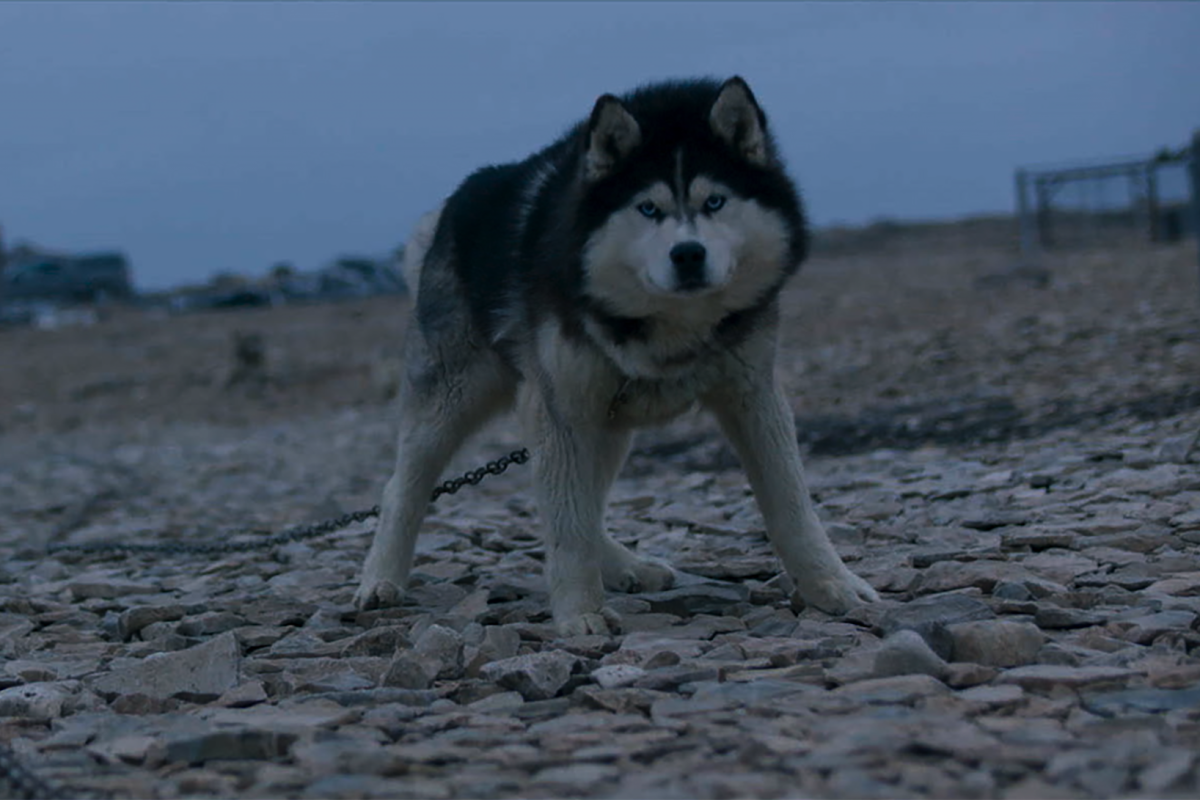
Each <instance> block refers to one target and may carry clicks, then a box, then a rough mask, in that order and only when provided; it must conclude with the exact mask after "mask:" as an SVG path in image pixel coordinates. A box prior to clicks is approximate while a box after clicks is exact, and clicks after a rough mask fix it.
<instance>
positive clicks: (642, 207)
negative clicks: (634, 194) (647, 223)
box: [637, 200, 662, 219]
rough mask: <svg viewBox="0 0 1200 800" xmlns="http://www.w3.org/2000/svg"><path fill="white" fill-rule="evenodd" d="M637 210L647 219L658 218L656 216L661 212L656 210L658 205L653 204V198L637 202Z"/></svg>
mask: <svg viewBox="0 0 1200 800" xmlns="http://www.w3.org/2000/svg"><path fill="white" fill-rule="evenodd" d="M637 210H638V213H639V214H641V215H642V216H643V217H646V218H648V219H658V217H659V216H660V215H661V214H662V212H661V211H659V210H658V206H656V205H655V204H654V201H653V200H643V201H642V202H640V203H638V204H637Z"/></svg>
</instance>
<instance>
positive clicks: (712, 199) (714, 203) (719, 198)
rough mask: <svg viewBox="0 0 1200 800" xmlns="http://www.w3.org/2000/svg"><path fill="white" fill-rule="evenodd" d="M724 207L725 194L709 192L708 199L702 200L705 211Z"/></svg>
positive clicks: (718, 209)
mask: <svg viewBox="0 0 1200 800" xmlns="http://www.w3.org/2000/svg"><path fill="white" fill-rule="evenodd" d="M724 207H725V195H723V194H710V195H709V196H708V199H707V200H705V201H704V210H705V211H720V210H721V209H722V208H724Z"/></svg>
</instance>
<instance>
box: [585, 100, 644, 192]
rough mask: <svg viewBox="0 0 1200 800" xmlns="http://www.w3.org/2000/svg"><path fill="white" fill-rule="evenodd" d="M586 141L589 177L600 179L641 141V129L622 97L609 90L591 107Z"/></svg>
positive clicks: (586, 161)
mask: <svg viewBox="0 0 1200 800" xmlns="http://www.w3.org/2000/svg"><path fill="white" fill-rule="evenodd" d="M587 141H588V148H587V156H586V158H585V160H584V164H585V171H586V175H587V179H588V180H590V181H598V180H600V179H601V178H603V177H604V176H606V175H608V174H610V173H611V172H612V171H613V169H614V168H615V167H616V166H617V164H619V163H620V162H621V160H622V159H624V158H625V157H626V156H628V155H629V153H630V152H631V151H632V150H633V149H634V148H635V147H637V146H638V145H639V144H641V142H642V129H641V127H640V126H639V125H638V122H637V120H636V119H634V118H633V115H632V114H630V113H629V111H628V110H627V109H626V108H625V106H623V105H622V104H621V101H620V100H618V99H617V98H616V97H614V96H612V95H611V94H606V95H602V96H601V97H600V99H599V100H597V101H596V106H595V108H593V109H592V117H591V119H590V120H588V140H587Z"/></svg>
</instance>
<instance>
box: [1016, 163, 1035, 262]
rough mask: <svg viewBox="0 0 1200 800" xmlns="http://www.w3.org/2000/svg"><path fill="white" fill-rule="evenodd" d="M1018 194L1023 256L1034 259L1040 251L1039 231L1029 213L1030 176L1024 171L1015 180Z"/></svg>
mask: <svg viewBox="0 0 1200 800" xmlns="http://www.w3.org/2000/svg"><path fill="white" fill-rule="evenodd" d="M1014 182H1015V184H1016V185H1015V187H1014V188H1015V189H1016V193H1017V231H1018V235H1019V236H1020V238H1021V255H1023V256H1025V257H1026V258H1032V257H1033V256H1034V255H1035V254H1036V253H1037V249H1038V241H1037V231H1036V230H1035V228H1034V224H1033V217H1032V215H1031V214H1030V213H1029V186H1028V184H1029V176H1028V174H1027V173H1026V172H1025V170H1023V169H1019V170H1017V173H1016V176H1015V178H1014Z"/></svg>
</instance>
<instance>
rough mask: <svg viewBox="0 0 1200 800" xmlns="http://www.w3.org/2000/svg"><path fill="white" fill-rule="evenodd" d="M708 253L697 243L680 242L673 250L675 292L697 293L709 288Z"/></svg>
mask: <svg viewBox="0 0 1200 800" xmlns="http://www.w3.org/2000/svg"><path fill="white" fill-rule="evenodd" d="M707 257H708V251H707V250H706V249H705V248H704V245H702V244H700V243H699V242H697V241H688V242H680V243H679V244H677V245H675V246H674V247H672V248H671V264H672V265H674V267H675V290H676V291H678V292H696V291H699V290H701V289H704V288H706V287H707V286H708V268H707V264H706V259H707Z"/></svg>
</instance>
